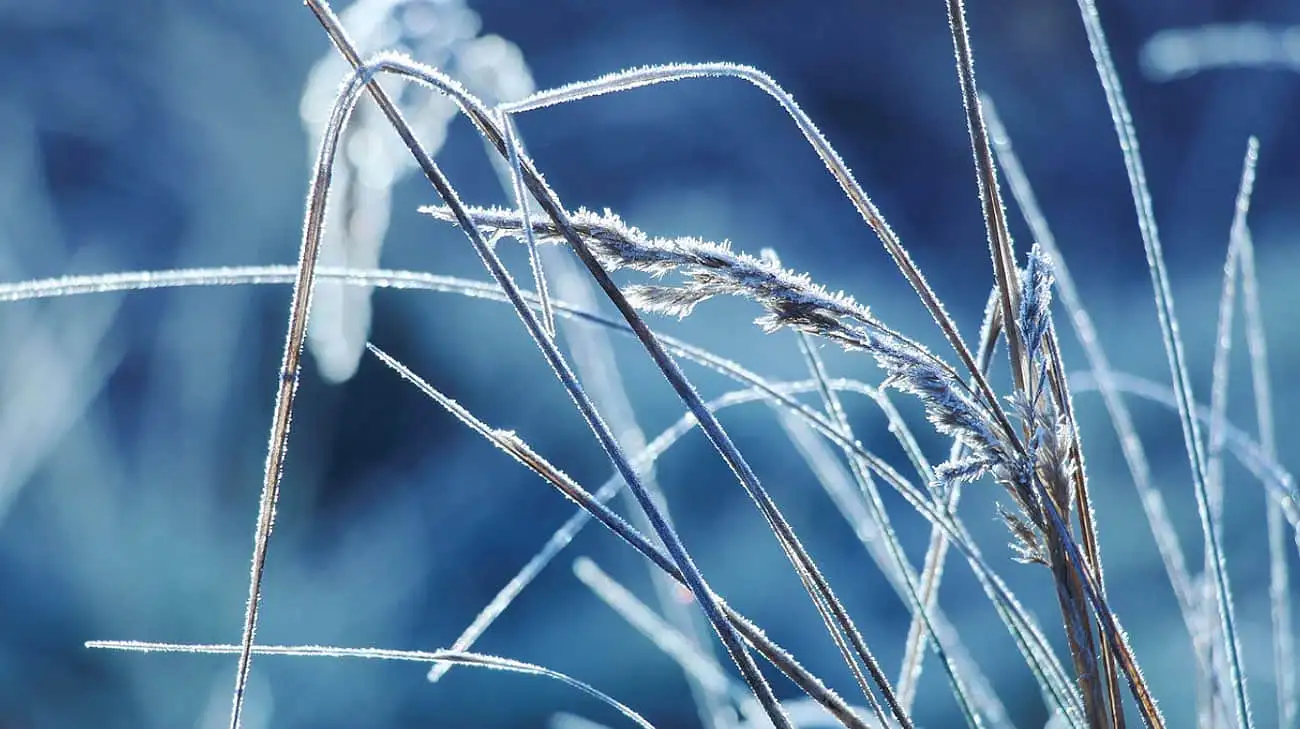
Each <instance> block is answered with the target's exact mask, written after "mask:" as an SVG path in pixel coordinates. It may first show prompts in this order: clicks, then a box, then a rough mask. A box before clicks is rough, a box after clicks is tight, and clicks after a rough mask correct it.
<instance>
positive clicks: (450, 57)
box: [299, 0, 534, 383]
mask: <svg viewBox="0 0 1300 729" xmlns="http://www.w3.org/2000/svg"><path fill="white" fill-rule="evenodd" d="M342 19H343V21H344V23H345V24H346V25H347V26H348V27H349V28H351V29H352V31H353V37H354V39H355V40H356V42H357V44H358V46H359V48H360V49H361V50H362V51H363V52H371V51H378V50H391V51H396V52H400V53H404V54H406V55H409V56H411V57H412V58H413V59H415V60H417V61H420V62H422V63H426V64H429V65H431V66H435V67H437V68H441V69H445V70H448V71H449V72H450V73H451V74H452V75H453V76H454V77H456V78H457V79H458V80H460V81H462V82H463V83H464V84H465V85H466V86H467V87H468V88H469V89H470V90H472V91H473V92H474V93H475V94H476V95H478V96H479V97H480V98H483V99H485V100H486V101H488V102H489V103H496V102H499V101H505V100H515V99H518V98H522V97H524V96H527V95H528V94H531V93H532V92H533V90H534V89H533V81H532V76H531V75H530V74H529V73H528V68H527V66H526V65H525V64H524V60H523V54H522V53H520V51H519V49H518V48H517V47H516V46H515V45H514V44H512V43H510V42H509V41H506V40H504V39H502V38H500V37H498V36H494V35H486V36H479V30H480V22H479V18H478V15H477V14H475V13H474V12H473V11H472V10H470V9H469V8H467V7H466V6H465V4H464V2H462V0H359V2H357V3H354V4H353V5H352V6H350V7H349V8H348V9H347V10H345V11H344V12H343V13H342ZM351 75H352V69H351V67H350V66H348V64H347V61H345V60H344V59H343V58H342V56H340V55H339V54H338V53H336V52H335V51H334V50H333V49H331V50H330V51H329V52H328V53H327V54H326V55H325V56H324V57H322V58H321V59H320V60H319V61H317V62H316V65H315V66H314V67H313V68H312V70H311V73H310V75H309V76H308V79H307V83H306V84H305V86H304V89H303V95H302V100H301V103H300V107H299V111H300V114H301V116H302V121H303V126H304V128H305V129H306V130H307V134H308V144H309V145H310V146H309V149H310V150H311V152H312V156H313V157H314V154H315V150H316V149H317V148H318V147H319V146H320V142H321V138H322V136H323V135H324V133H325V124H326V122H327V120H328V119H329V114H330V108H331V107H332V106H333V104H334V99H335V96H336V95H337V93H338V89H339V83H340V81H345V80H346V79H348V78H350V77H351ZM384 88H385V89H386V90H388V92H389V94H390V96H392V98H393V100H394V101H395V102H396V103H397V105H398V106H399V107H400V108H401V110H402V113H403V114H404V115H405V117H406V118H407V119H408V120H409V122H410V124H411V126H412V128H413V129H414V130H415V132H416V134H417V135H418V136H419V138H420V141H421V142H422V143H423V144H424V145H425V148H426V149H428V150H429V152H430V153H431V154H437V152H438V150H439V149H440V148H441V147H442V144H443V142H444V141H445V139H446V137H447V127H448V125H449V124H451V120H452V119H453V118H454V117H455V115H456V107H455V105H454V104H452V102H451V101H449V100H448V99H447V97H445V96H443V95H441V94H435V93H429V92H428V91H427V90H423V89H419V88H417V87H415V86H413V85H411V84H410V83H409V82H407V81H404V80H401V79H398V78H393V79H385V81H384ZM415 170H416V166H415V163H414V161H413V160H412V159H411V157H410V154H409V153H408V152H407V150H406V147H405V146H404V145H403V144H402V142H401V140H400V139H399V138H398V136H397V135H396V134H395V133H393V131H392V129H391V128H390V127H389V124H388V122H387V120H386V119H384V116H383V114H382V113H381V112H380V111H379V109H378V108H376V107H375V106H374V105H373V104H369V103H364V102H363V103H361V104H360V105H358V107H357V109H356V111H355V113H354V114H353V116H352V121H351V126H350V128H349V129H348V130H347V132H346V136H345V139H344V142H343V148H342V154H341V155H340V157H339V160H338V162H337V164H336V165H335V169H334V173H333V181H332V183H331V189H330V191H329V208H328V211H327V213H326V218H325V231H324V235H323V239H322V242H321V253H320V264H321V265H323V266H338V267H344V268H375V267H377V266H378V265H379V256H380V252H381V250H382V248H383V243H384V236H385V235H386V234H387V232H388V223H389V220H390V217H391V214H392V195H391V194H392V189H393V186H394V185H396V184H397V183H399V182H401V181H402V180H403V179H405V178H406V177H408V176H409V175H410V174H411V173H412V172H414V171H415ZM370 293H371V289H369V288H365V287H356V286H346V285H344V284H341V283H338V282H333V281H320V282H318V283H317V284H316V291H315V295H314V296H313V301H312V315H311V319H310V322H309V324H308V329H307V348H308V349H309V350H310V351H311V353H312V357H313V358H314V359H315V360H316V364H317V366H318V367H319V368H320V372H321V376H322V377H324V378H325V379H326V380H328V381H330V382H335V383H338V382H344V381H346V380H348V379H349V378H351V377H352V375H353V374H354V373H355V372H356V370H357V365H358V364H359V363H360V361H361V355H362V353H363V352H364V351H365V343H366V340H367V339H368V338H369V336H370V318H371V308H370Z"/></svg>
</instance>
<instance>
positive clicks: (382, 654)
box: [86, 640, 654, 729]
mask: <svg viewBox="0 0 1300 729" xmlns="http://www.w3.org/2000/svg"><path fill="white" fill-rule="evenodd" d="M86 647H87V648H100V649H106V650H116V651H132V652H137V653H203V654H230V653H240V652H241V651H243V646H240V645H224V644H219V643H216V644H213V643H146V642H143V641H135V640H92V641H87V642H86ZM253 652H254V653H256V654H258V655H265V656H299V657H308V658H368V659H371V660H381V661H414V662H417V663H444V662H445V663H456V664H458V665H462V666H476V667H478V668H490V669H493V670H497V671H507V672H510V673H523V674H527V675H530V676H541V677H544V678H549V679H553V680H555V681H559V682H560V683H563V684H566V685H568V686H572V687H573V688H575V689H577V690H579V691H581V692H582V693H584V694H587V695H588V696H591V697H592V698H595V699H596V700H598V701H600V702H601V703H603V704H605V705H606V706H609V707H611V708H613V709H614V710H616V711H618V712H619V713H620V714H622V715H623V716H625V717H627V718H628V719H630V720H631V721H632V722H634V723H635V724H636V725H637V726H639V727H641V729H654V725H653V724H651V723H650V722H648V721H646V720H645V718H644V717H642V716H641V715H640V714H638V713H636V712H635V711H633V710H632V709H631V708H629V707H628V706H626V705H625V704H623V703H621V702H619V701H618V700H616V699H614V698H613V697H611V696H609V695H608V694H606V693H604V692H602V691H600V690H598V689H596V688H594V687H593V686H591V684H588V683H586V682H584V681H579V680H578V679H576V678H573V677H571V676H568V675H566V674H563V673H560V672H559V671H555V670H552V669H549V668H546V667H545V666H539V665H537V664H534V663H525V662H524V661H516V660H514V659H512V658H501V657H500V656H489V655H484V654H482V653H468V652H464V651H408V650H392V649H388V648H340V647H336V646H324V645H258V646H253Z"/></svg>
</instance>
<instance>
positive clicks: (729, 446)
mask: <svg viewBox="0 0 1300 729" xmlns="http://www.w3.org/2000/svg"><path fill="white" fill-rule="evenodd" d="M308 5H309V6H310V8H311V9H312V10H313V12H314V13H315V14H316V16H317V18H318V19H319V20H320V21H321V23H322V26H323V27H324V28H325V29H326V31H327V33H328V34H329V36H330V38H331V40H332V41H333V42H334V43H335V45H336V47H338V48H339V49H340V52H342V53H343V54H344V56H345V57H346V58H347V59H348V61H349V62H350V63H352V64H353V66H354V67H355V68H357V69H358V75H357V76H356V77H355V79H356V80H354V82H352V84H351V88H350V89H348V90H346V91H345V92H344V93H343V94H341V95H340V103H344V102H346V101H347V99H345V98H344V97H345V96H352V97H355V95H356V94H357V93H359V91H360V88H361V87H360V85H359V84H358V83H357V81H364V85H365V88H367V89H368V90H369V91H370V92H371V95H372V96H373V97H374V98H375V100H376V101H377V102H378V103H379V106H380V107H381V109H382V110H383V111H384V113H385V115H386V116H387V117H388V119H389V122H390V123H391V124H392V126H393V127H394V129H395V130H397V131H398V133H399V135H400V136H401V137H402V139H403V141H404V142H405V143H406V144H407V147H408V149H409V150H410V151H411V154H412V155H413V156H415V157H416V158H417V161H418V162H419V165H420V167H421V169H422V170H423V171H424V172H425V176H426V177H427V178H428V179H429V181H430V182H431V183H432V184H433V185H434V187H435V189H437V191H438V193H439V195H440V196H441V197H442V198H443V200H444V202H445V203H446V204H447V205H448V207H449V208H450V209H452V210H453V212H454V213H455V216H456V218H457V224H458V225H459V226H460V227H461V228H462V230H463V231H464V232H465V233H466V235H467V236H468V237H469V238H470V241H471V243H472V244H473V245H474V247H475V249H476V251H477V252H478V254H479V257H480V258H481V259H482V260H483V262H484V264H485V265H486V266H487V267H488V269H489V271H490V272H491V273H492V274H493V277H494V278H496V279H497V280H498V282H499V283H501V285H502V286H503V288H505V289H506V291H507V293H508V294H510V295H511V297H512V303H514V304H515V308H516V310H517V312H518V314H519V316H520V317H521V319H523V321H524V324H525V327H526V328H527V329H528V330H529V334H530V335H531V336H532V337H533V338H534V340H535V341H536V343H537V344H538V346H539V347H540V348H541V349H542V351H543V354H544V355H545V356H546V358H547V360H548V363H549V364H550V365H551V366H552V368H553V369H554V370H555V371H556V373H557V375H558V376H559V377H560V379H561V381H562V382H564V383H565V386H566V388H567V389H569V392H570V394H571V396H572V397H573V398H574V400H575V402H576V403H577V405H578V408H579V410H580V411H581V412H582V413H583V415H584V417H586V418H587V419H588V422H589V424H590V425H591V427H592V429H593V431H595V432H596V435H597V439H598V440H599V441H600V442H601V445H602V447H603V448H605V450H606V451H607V453H609V455H610V456H611V458H613V459H614V460H616V461H617V462H618V463H617V464H616V465H619V467H620V469H623V468H624V467H626V458H625V457H622V452H621V449H620V447H619V445H618V443H617V441H615V440H614V439H613V437H612V435H611V434H610V433H609V431H608V428H607V427H606V426H605V424H604V423H603V421H601V420H600V419H599V416H597V415H596V412H595V410H594V407H593V406H592V405H591V403H590V400H589V399H588V398H587V397H586V395H585V393H584V392H583V391H582V390H581V387H580V386H579V385H578V383H577V381H576V379H575V378H574V377H573V375H572V372H571V371H569V369H568V367H567V363H566V362H565V361H564V359H563V357H562V356H561V355H560V353H559V351H558V350H557V349H556V348H555V345H554V343H553V342H550V341H549V340H545V337H544V332H542V331H541V328H540V325H539V323H538V322H537V320H536V317H535V316H534V315H533V313H532V312H531V310H529V309H528V308H527V306H526V305H524V304H523V303H522V301H521V300H518V291H517V289H515V288H514V285H513V282H512V281H511V280H510V278H509V275H508V273H507V272H506V270H505V268H504V266H503V265H502V264H501V262H500V260H499V259H498V258H497V257H496V254H495V252H494V251H493V250H491V249H490V247H488V246H487V245H486V243H485V242H484V240H483V238H482V235H481V234H480V232H479V231H478V230H477V228H475V226H474V225H473V223H472V221H471V220H470V219H469V218H468V216H466V215H465V211H464V209H463V207H462V206H461V204H460V201H459V199H458V198H457V197H456V195H455V191H454V190H453V189H452V188H451V187H450V185H449V184H448V183H447V181H446V180H445V178H443V177H442V173H441V171H440V170H439V169H438V168H437V165H436V164H435V163H434V162H433V160H432V159H431V158H429V156H428V154H427V153H426V152H425V151H424V150H423V149H422V148H421V147H420V144H419V142H418V140H416V139H415V137H414V135H413V134H412V133H411V130H410V128H409V126H408V125H407V124H406V123H405V120H404V119H403V118H402V114H401V112H400V110H398V109H397V108H396V107H395V106H394V105H393V103H392V102H391V100H389V99H388V98H387V96H386V95H385V94H384V92H383V90H382V88H380V87H379V86H378V85H377V84H375V83H373V79H372V75H373V74H374V73H378V72H392V73H398V74H399V75H402V76H404V77H407V78H410V79H413V80H416V81H418V82H420V83H423V84H427V85H429V86H431V87H433V88H435V89H437V90H439V91H442V92H443V93H446V94H448V95H449V96H451V97H452V98H453V99H454V100H455V101H456V102H457V104H458V105H459V106H460V107H461V109H462V110H464V111H465V112H466V114H467V115H468V116H470V118H471V120H472V121H473V122H474V123H475V125H476V126H477V127H478V129H479V131H480V133H481V134H482V135H483V137H484V138H485V139H486V140H487V141H488V142H489V143H491V144H492V145H493V146H495V147H496V148H497V150H498V151H499V152H501V153H502V154H505V153H507V150H506V149H505V142H504V138H503V136H502V133H501V130H500V129H499V128H498V127H497V125H496V122H495V119H494V118H493V115H492V114H491V113H490V112H488V111H487V110H486V109H485V108H484V107H483V106H482V104H481V103H480V102H478V100H477V99H475V98H474V97H473V96H472V95H470V94H468V93H467V92H466V91H465V90H464V89H463V88H461V87H460V86H459V85H458V84H456V83H455V82H454V81H453V80H451V79H449V78H447V77H446V76H444V75H442V74H440V73H439V72H437V71H436V70H435V69H431V68H427V67H424V66H422V65H420V64H414V63H411V62H410V61H407V60H404V59H399V58H392V57H384V56H381V57H380V58H379V59H378V60H376V61H375V62H373V63H371V64H366V65H363V64H362V63H361V59H360V57H359V56H358V55H357V53H356V50H355V47H354V46H353V45H352V44H351V42H350V41H349V40H348V39H347V36H346V32H345V31H344V30H343V28H342V27H341V26H340V25H339V23H338V20H337V18H335V17H334V15H333V13H332V11H331V10H330V9H329V7H328V4H327V3H325V2H323V0H308ZM352 103H355V102H354V101H353V102H352ZM522 165H523V169H524V172H525V174H526V178H527V179H526V181H527V183H528V187H529V189H530V191H531V192H532V194H533V196H534V199H536V200H537V201H538V203H539V205H540V206H541V207H542V208H543V210H544V211H545V212H546V214H547V215H548V216H549V217H550V218H551V220H552V222H554V224H555V225H556V226H557V228H558V229H560V231H561V232H562V233H563V234H564V237H565V239H566V240H567V241H568V242H569V244H570V246H571V247H572V248H573V250H574V252H575V253H576V254H577V255H578V258H579V259H580V260H582V262H583V264H584V265H585V266H586V267H587V269H588V271H589V272H590V273H591V275H592V277H593V278H594V279H595V280H596V281H597V283H598V284H599V285H600V287H601V289H602V290H603V291H604V293H605V295H606V296H607V297H608V298H609V299H610V301H611V302H612V303H614V305H615V307H616V308H618V309H619V311H620V313H622V314H623V316H624V318H625V319H626V320H627V322H628V324H629V325H630V326H631V327H632V330H633V331H634V332H635V333H636V336H637V338H638V339H639V340H640V341H641V343H642V345H643V346H644V348H645V349H646V351H647V352H648V353H649V354H650V356H651V359H652V360H654V362H655V365H656V366H657V367H658V368H659V369H660V371H661V372H663V373H664V375H665V377H666V378H667V379H668V380H669V382H670V384H672V385H673V388H674V389H675V390H676V391H677V393H678V396H679V397H680V398H681V399H682V400H683V401H684V402H685V403H686V404H687V406H688V407H689V408H690V409H691V410H692V411H693V412H694V413H695V414H696V417H697V418H698V419H699V420H700V424H701V427H702V429H703V430H704V432H705V434H706V435H707V436H708V438H709V440H710V441H711V442H712V443H713V444H714V446H715V448H716V449H717V450H718V452H719V454H720V455H722V456H723V458H724V460H726V462H727V463H728V465H729V466H730V467H731V469H732V471H733V472H734V473H735V475H736V476H737V477H738V478H739V480H740V481H741V484H742V486H744V487H745V490H746V491H747V492H748V494H749V495H750V497H751V498H752V499H753V500H754V501H755V503H756V504H757V505H758V507H759V509H760V511H761V512H762V513H763V516H764V517H765V518H766V519H767V521H768V523H769V526H770V527H771V528H772V530H773V531H774V532H775V533H776V535H777V538H778V541H779V542H780V544H781V546H782V549H783V551H785V552H786V553H787V555H788V556H789V558H790V560H791V562H792V564H794V566H795V568H796V570H797V571H799V572H800V573H801V578H802V577H803V575H806V576H807V578H808V581H809V582H808V584H811V585H812V586H814V587H815V588H816V592H815V593H814V594H812V595H810V597H812V599H813V601H814V603H816V602H818V601H822V602H824V603H825V605H826V607H827V609H829V610H830V611H831V613H832V614H833V615H834V617H835V620H836V623H837V624H838V626H839V629H840V630H843V631H844V633H845V634H847V636H848V638H849V640H850V642H851V643H852V645H853V648H854V652H855V654H856V655H857V657H858V659H859V660H861V661H862V663H863V664H864V665H865V666H866V667H867V670H868V671H869V672H870V673H871V676H872V679H873V681H874V682H875V684H876V685H877V687H878V688H879V689H880V691H881V693H882V695H883V696H884V698H885V701H886V703H888V704H889V706H890V709H891V711H892V712H893V713H894V716H895V718H896V719H897V720H898V721H899V723H900V724H902V725H903V726H904V727H910V726H911V721H910V719H908V717H907V716H906V714H905V712H903V711H902V710H901V707H900V706H899V705H898V703H897V701H896V698H895V697H894V694H893V690H892V687H891V686H890V684H889V680H888V678H886V677H885V675H884V673H883V672H882V671H881V670H880V668H879V665H878V663H877V662H876V660H875V658H874V656H873V655H872V654H871V652H870V650H869V649H868V647H867V645H866V642H865V641H864V640H863V639H862V637H861V634H860V633H859V631H858V629H857V627H856V626H855V625H854V623H853V621H852V619H851V618H850V617H849V616H848V614H847V612H846V611H845V610H844V609H843V606H842V605H841V604H840V603H839V601H838V600H837V599H836V598H835V595H834V593H833V592H832V591H831V589H830V585H829V584H828V583H827V582H826V580H825V577H824V576H823V575H822V574H821V571H820V570H819V568H818V567H817V566H816V564H815V563H814V562H813V561H812V559H811V557H809V555H808V554H807V552H806V550H804V549H803V547H802V546H801V545H800V543H799V541H798V539H797V538H796V536H795V534H794V532H793V530H792V529H791V528H790V526H789V524H788V523H787V522H786V521H785V518H784V517H783V516H782V515H781V513H780V511H779V510H778V509H777V508H776V507H775V504H774V503H773V502H772V501H771V499H770V497H768V495H767V493H766V491H765V490H764V489H763V487H762V485H761V483H759V481H758V478H757V476H756V475H755V474H754V472H753V471H752V470H751V469H750V467H749V465H748V463H747V462H746V461H745V460H744V459H743V457H742V456H741V455H740V453H739V451H738V450H736V448H735V446H734V444H733V443H732V442H731V440H730V438H729V437H728V436H727V434H726V431H725V430H723V429H722V426H721V424H720V423H718V422H717V420H716V419H714V418H713V416H712V415H711V414H710V413H709V412H708V411H707V409H705V408H704V404H703V401H702V400H701V399H700V396H699V394H698V393H697V392H696V391H695V389H694V387H693V386H692V385H691V384H690V382H689V381H688V380H687V379H686V376H685V374H684V373H683V372H682V370H681V368H680V367H679V366H678V364H677V363H676V362H675V361H674V360H673V359H672V357H671V355H669V354H668V352H667V351H666V350H665V349H664V348H663V346H662V345H661V344H660V343H659V342H658V341H657V340H656V339H655V337H654V335H653V334H652V333H651V331H650V329H649V327H648V326H646V324H645V323H644V321H642V320H641V318H640V317H639V316H638V315H637V313H636V312H635V310H634V309H633V308H632V306H631V304H630V303H629V302H628V301H627V299H626V297H625V296H624V295H623V293H622V292H621V291H619V289H618V287H617V286H616V285H615V284H614V283H613V280H612V279H610V277H609V274H608V273H607V272H606V271H605V270H604V269H603V268H602V267H601V265H600V263H599V262H598V261H597V259H596V258H595V257H594V256H593V255H592V253H591V251H589V250H588V249H587V247H586V245H585V244H584V243H583V241H582V240H581V239H580V237H579V236H578V235H577V233H576V232H575V231H573V229H572V228H571V227H570V225H569V223H568V219H567V216H566V214H565V212H564V210H563V208H562V207H561V206H560V204H559V201H558V200H557V199H556V197H555V195H554V193H552V192H551V191H550V189H549V188H548V187H547V186H546V184H545V182H543V181H542V179H541V176H540V175H539V174H538V173H537V171H536V170H535V169H534V168H533V167H532V163H531V162H530V161H528V160H526V159H525V160H522ZM625 478H627V479H628V481H629V485H630V486H631V488H632V491H633V493H635V494H636V496H637V500H638V502H640V503H641V506H642V508H643V509H644V510H646V512H647V514H648V515H650V517H651V520H652V522H654V523H655V526H656V530H657V531H659V532H660V537H661V538H662V539H664V540H665V543H666V544H668V546H669V548H670V551H671V552H673V553H674V555H675V557H677V558H679V559H681V560H685V558H686V556H685V552H684V550H683V549H682V548H681V545H680V542H679V540H678V539H677V537H676V535H675V533H674V532H672V530H671V528H670V527H669V526H667V525H666V524H664V523H662V522H663V520H662V518H661V516H660V515H659V514H658V512H657V511H656V512H654V513H651V511H652V509H653V506H654V505H653V504H652V503H651V502H650V500H649V498H648V496H647V495H646V494H645V492H644V489H643V488H642V486H641V484H640V483H639V481H636V480H635V474H633V473H631V472H630V470H629V471H628V472H627V473H626V474H625ZM683 564H684V566H688V567H689V566H690V563H689V562H683ZM686 575H687V577H688V578H689V579H688V582H689V583H690V586H691V589H692V593H693V594H695V596H696V597H697V599H698V600H699V601H700V603H701V606H702V607H703V608H704V610H705V612H706V613H708V614H709V616H710V622H712V623H713V624H714V626H715V629H717V630H718V631H719V633H720V635H721V637H722V638H723V643H724V645H726V646H727V649H728V651H729V652H730V653H731V654H732V655H733V658H734V659H735V660H737V661H738V664H739V665H740V666H741V672H742V674H744V675H745V679H746V681H747V682H749V683H751V685H752V686H753V687H754V690H755V692H756V694H757V695H759V698H760V700H761V701H762V703H763V705H764V707H765V709H767V710H769V711H770V712H772V714H773V719H774V721H776V722H777V729H785V726H787V725H788V722H787V721H786V720H785V719H783V718H780V717H779V715H780V708H779V706H778V705H777V702H776V701H775V698H774V697H772V696H771V695H770V694H771V692H770V688H764V686H765V684H763V678H762V675H761V674H760V673H759V672H758V669H757V666H755V665H753V663H752V659H751V658H750V657H748V656H747V655H745V654H744V651H743V647H742V646H740V644H739V642H738V639H737V638H736V636H735V635H734V634H733V633H731V632H730V628H729V627H728V625H727V624H726V623H725V622H724V621H722V620H721V618H720V616H719V615H718V614H717V610H716V608H715V607H714V606H712V605H710V604H709V603H708V602H707V601H708V599H709V597H708V593H707V591H706V590H705V589H704V587H703V579H702V577H700V576H699V575H698V572H697V571H695V570H694V569H693V568H689V569H687V571H686Z"/></svg>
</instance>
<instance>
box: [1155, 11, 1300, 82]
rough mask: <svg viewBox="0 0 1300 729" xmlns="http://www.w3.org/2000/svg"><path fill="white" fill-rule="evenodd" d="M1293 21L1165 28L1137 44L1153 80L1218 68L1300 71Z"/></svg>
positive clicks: (1179, 76)
mask: <svg viewBox="0 0 1300 729" xmlns="http://www.w3.org/2000/svg"><path fill="white" fill-rule="evenodd" d="M1296 33H1297V31H1296V26H1268V25H1263V24H1260V23H1239V24H1229V23H1223V24H1211V25H1202V26H1200V27H1196V28H1167V29H1165V30H1161V31H1160V32H1158V33H1156V34H1155V35H1153V36H1151V37H1150V38H1148V39H1147V41H1146V43H1143V44H1142V51H1141V54H1140V57H1139V60H1140V61H1141V64H1142V72H1143V74H1144V75H1145V76H1146V77H1147V78H1148V79H1151V80H1152V81H1176V80H1179V79H1184V78H1188V77H1190V76H1194V75H1196V74H1199V73H1205V72H1206V71H1216V70H1220V69H1228V70H1232V69H1254V70H1283V71H1292V72H1295V73H1300V56H1297V55H1296V53H1295V50H1294V48H1295V37H1296Z"/></svg>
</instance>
